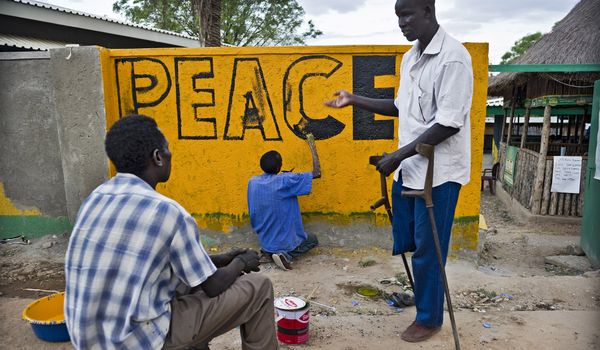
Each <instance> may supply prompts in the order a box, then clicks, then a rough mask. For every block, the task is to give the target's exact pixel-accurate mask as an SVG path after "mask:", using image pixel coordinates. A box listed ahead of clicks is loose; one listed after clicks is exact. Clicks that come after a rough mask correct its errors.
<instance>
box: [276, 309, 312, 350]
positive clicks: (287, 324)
mask: <svg viewBox="0 0 600 350" xmlns="http://www.w3.org/2000/svg"><path fill="white" fill-rule="evenodd" d="M308 306H309V305H308V303H307V302H305V301H304V300H302V299H300V298H296V297H282V298H277V299H275V311H276V312H277V318H276V320H277V339H279V341H280V342H282V343H284V344H304V343H306V342H307V341H308V323H309V320H310V310H309V309H308Z"/></svg>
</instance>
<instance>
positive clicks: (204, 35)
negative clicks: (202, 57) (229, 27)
mask: <svg viewBox="0 0 600 350" xmlns="http://www.w3.org/2000/svg"><path fill="white" fill-rule="evenodd" d="M194 8H195V10H196V14H197V15H198V17H200V20H199V21H198V22H197V23H198V26H199V28H198V40H200V43H201V45H202V46H209V47H215V46H221V0H194Z"/></svg>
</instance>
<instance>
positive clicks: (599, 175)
mask: <svg viewBox="0 0 600 350" xmlns="http://www.w3.org/2000/svg"><path fill="white" fill-rule="evenodd" d="M598 122H600V111H598ZM590 128H591V126H590ZM590 131H591V130H590ZM590 141H591V138H590ZM594 179H596V180H600V127H598V138H597V139H596V175H594Z"/></svg>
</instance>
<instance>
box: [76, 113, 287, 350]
mask: <svg viewBox="0 0 600 350" xmlns="http://www.w3.org/2000/svg"><path fill="white" fill-rule="evenodd" d="M105 146H106V153H107V155H108V157H109V158H110V160H111V161H112V162H113V164H114V165H115V167H116V169H117V175H116V176H114V177H113V178H112V179H110V180H109V181H107V182H106V183H104V184H102V185H100V186H99V187H98V188H96V190H94V191H93V192H92V194H91V195H90V196H89V197H88V198H87V199H86V200H85V202H84V203H83V205H82V206H81V208H80V210H79V213H78V215H77V220H76V222H75V226H74V228H73V232H72V234H71V238H70V241H69V248H68V250H67V255H66V261H65V277H66V295H65V318H66V322H67V327H68V329H69V334H70V335H71V341H72V342H73V345H75V347H76V348H77V349H161V348H162V349H187V348H204V349H207V348H208V342H209V341H210V340H211V339H212V338H214V337H216V336H218V335H220V334H223V333H225V332H227V331H228V330H230V329H233V328H235V327H238V326H239V327H240V332H241V337H242V347H243V348H244V349H255V350H259V349H261V350H263V349H278V344H277V340H276V338H275V326H274V320H273V316H274V315H273V287H272V285H271V281H270V280H269V279H268V278H267V277H265V276H264V275H262V274H249V272H250V271H258V264H259V263H258V260H259V259H258V254H257V253H256V252H255V251H252V250H248V249H235V250H232V251H230V252H228V253H224V254H219V255H213V256H209V255H208V254H207V253H206V251H205V250H204V248H203V246H202V244H201V243H200V236H199V231H198V227H197V225H196V222H195V221H194V219H193V218H192V216H191V215H190V214H188V213H187V211H186V210H185V209H184V208H183V207H181V206H180V205H179V204H178V203H177V202H175V201H174V200H172V199H170V198H167V197H165V196H163V195H161V194H160V193H158V192H156V191H155V188H156V185H157V184H158V183H159V182H166V181H167V180H168V179H169V175H170V172H171V152H170V151H169V147H168V142H167V140H166V138H165V137H164V136H163V134H162V133H161V131H160V130H159V129H158V127H157V125H156V122H155V121H154V120H153V119H151V118H149V117H146V116H140V115H133V116H127V117H124V118H122V119H120V120H119V121H117V122H116V123H115V124H114V125H113V126H112V128H111V129H110V130H109V132H108V133H107V135H106V143H105ZM243 272H246V273H248V274H243Z"/></svg>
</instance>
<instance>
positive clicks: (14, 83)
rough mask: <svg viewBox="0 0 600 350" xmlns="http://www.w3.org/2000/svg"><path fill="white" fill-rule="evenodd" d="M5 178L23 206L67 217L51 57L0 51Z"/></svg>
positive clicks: (1, 168) (0, 143)
mask: <svg viewBox="0 0 600 350" xmlns="http://www.w3.org/2000/svg"><path fill="white" fill-rule="evenodd" d="M0 86H2V89H1V90H0V182H1V183H2V184H3V185H4V190H5V193H6V196H7V197H8V198H9V199H10V200H11V202H12V203H13V204H14V205H15V206H17V207H18V208H19V209H30V208H38V209H39V210H40V211H41V212H42V214H43V215H47V216H55V217H56V216H63V217H64V216H67V211H66V198H65V192H64V180H63V170H62V165H61V159H60V158H61V155H60V147H59V141H58V130H57V122H56V118H55V108H54V97H53V92H52V91H53V87H52V77H51V73H50V56H49V55H48V53H47V52H39V53H37V52H36V53H2V54H0Z"/></svg>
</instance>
